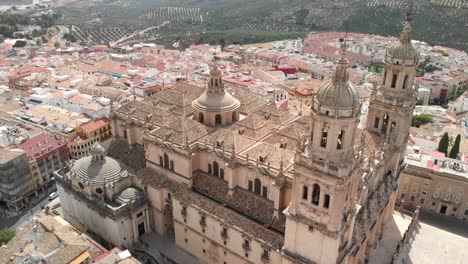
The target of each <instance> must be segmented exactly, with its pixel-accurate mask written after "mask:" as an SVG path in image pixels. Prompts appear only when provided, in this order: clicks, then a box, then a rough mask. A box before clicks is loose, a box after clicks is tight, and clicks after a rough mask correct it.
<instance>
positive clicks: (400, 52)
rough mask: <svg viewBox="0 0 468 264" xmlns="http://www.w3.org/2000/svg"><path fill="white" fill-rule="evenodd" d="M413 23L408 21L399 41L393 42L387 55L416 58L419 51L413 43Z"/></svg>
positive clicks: (393, 57) (402, 58)
mask: <svg viewBox="0 0 468 264" xmlns="http://www.w3.org/2000/svg"><path fill="white" fill-rule="evenodd" d="M411 35H412V34H411V25H410V24H409V23H407V24H406V25H405V28H404V30H403V33H402V34H401V37H400V39H399V40H398V41H396V42H394V43H393V44H391V45H390V46H389V47H388V48H387V50H386V54H385V56H386V57H387V58H389V59H401V60H416V59H417V58H418V56H419V52H418V51H417V50H416V48H415V47H414V46H413V44H411V38H412V36H411Z"/></svg>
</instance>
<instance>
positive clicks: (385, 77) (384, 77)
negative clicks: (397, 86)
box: [382, 70, 387, 85]
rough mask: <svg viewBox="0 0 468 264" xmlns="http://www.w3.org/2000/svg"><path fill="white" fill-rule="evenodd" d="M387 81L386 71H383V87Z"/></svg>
mask: <svg viewBox="0 0 468 264" xmlns="http://www.w3.org/2000/svg"><path fill="white" fill-rule="evenodd" d="M386 79H387V71H386V70H384V74H383V82H382V83H383V85H385V80H386Z"/></svg>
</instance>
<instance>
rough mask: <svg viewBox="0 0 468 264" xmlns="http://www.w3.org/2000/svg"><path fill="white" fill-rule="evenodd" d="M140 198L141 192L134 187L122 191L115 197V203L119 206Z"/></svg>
mask: <svg viewBox="0 0 468 264" xmlns="http://www.w3.org/2000/svg"><path fill="white" fill-rule="evenodd" d="M142 197H143V193H142V191H140V190H138V189H137V188H134V187H128V188H126V189H125V190H123V191H122V192H121V193H120V194H119V195H117V197H116V198H115V201H116V202H118V203H120V204H125V203H128V202H133V201H136V200H138V199H140V198H142Z"/></svg>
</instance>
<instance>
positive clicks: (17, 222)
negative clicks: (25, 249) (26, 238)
mask: <svg viewBox="0 0 468 264" xmlns="http://www.w3.org/2000/svg"><path fill="white" fill-rule="evenodd" d="M54 191H56V188H55V185H53V186H50V187H49V188H48V189H47V190H46V191H45V192H43V193H40V194H39V197H38V198H33V199H32V200H31V202H30V205H29V206H28V207H25V208H23V209H21V211H20V212H19V214H18V215H15V216H8V217H5V211H4V209H3V208H1V209H0V228H4V227H10V228H14V229H16V228H18V227H19V226H21V224H23V223H24V222H26V221H27V220H29V219H31V216H32V215H34V214H36V213H38V212H39V211H41V207H42V206H45V205H46V204H48V203H49V202H51V201H49V194H50V193H52V192H54ZM55 199H58V198H55Z"/></svg>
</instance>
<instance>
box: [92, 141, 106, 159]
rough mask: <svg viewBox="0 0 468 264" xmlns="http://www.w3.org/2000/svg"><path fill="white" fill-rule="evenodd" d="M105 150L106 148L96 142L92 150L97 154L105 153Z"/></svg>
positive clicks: (93, 153)
mask: <svg viewBox="0 0 468 264" xmlns="http://www.w3.org/2000/svg"><path fill="white" fill-rule="evenodd" d="M105 152H106V150H105V149H104V148H103V147H102V146H101V145H99V144H98V143H96V144H94V146H92V147H91V150H90V153H91V155H96V156H99V155H103V154H104V153H105Z"/></svg>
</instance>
